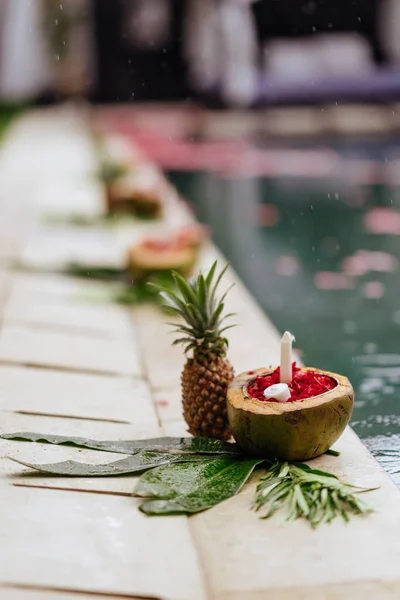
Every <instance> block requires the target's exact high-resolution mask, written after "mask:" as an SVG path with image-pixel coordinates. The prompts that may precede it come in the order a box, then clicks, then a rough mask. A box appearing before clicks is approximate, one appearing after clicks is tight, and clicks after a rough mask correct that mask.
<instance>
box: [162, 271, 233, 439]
mask: <svg viewBox="0 0 400 600" xmlns="http://www.w3.org/2000/svg"><path fill="white" fill-rule="evenodd" d="M216 268H217V262H215V263H214V264H213V266H212V267H211V269H210V271H209V272H208V274H207V275H206V276H204V275H202V274H201V273H200V274H199V275H198V276H197V277H195V278H192V279H190V280H189V281H186V280H185V279H183V277H182V276H181V275H179V274H178V273H176V272H173V273H172V274H173V277H174V280H175V283H176V286H177V289H178V290H179V294H175V293H174V292H171V291H170V290H167V289H161V288H159V289H161V294H162V296H163V299H164V300H165V301H166V302H167V307H168V308H169V309H170V310H171V311H172V312H173V313H174V314H176V315H179V316H180V317H182V318H183V319H184V321H185V323H184V324H182V325H178V328H177V329H175V332H176V333H178V334H180V335H181V337H179V338H178V339H176V340H175V341H174V343H173V345H176V344H183V345H184V346H185V354H187V353H188V352H190V351H191V352H192V356H191V357H190V358H188V359H187V361H186V364H185V367H184V369H183V372H182V377H181V384H182V401H183V416H184V418H185V421H186V423H187V424H188V426H189V432H190V433H192V434H193V435H195V436H206V437H214V438H219V439H223V440H226V439H228V438H229V437H230V435H231V433H230V430H229V426H228V418H227V411H226V393H227V388H228V385H229V383H230V382H231V381H232V379H233V376H234V373H233V368H232V365H231V364H230V363H229V361H228V360H226V358H225V355H226V351H227V347H228V340H227V339H226V337H224V335H223V334H224V332H225V331H226V330H227V329H229V328H230V327H233V325H228V326H224V327H222V323H223V321H225V319H227V318H228V317H230V316H232V315H231V314H228V315H225V316H223V310H224V300H225V296H226V294H227V292H225V294H224V295H223V296H222V297H221V298H220V299H217V298H216V292H217V288H218V285H219V283H220V281H221V279H222V276H223V275H224V273H225V271H226V269H227V268H228V265H227V266H226V267H225V268H224V269H223V271H222V272H221V273H220V274H219V276H218V277H217V279H216V281H215V282H214V276H215V271H216ZM228 291H229V290H228ZM170 324H171V325H172V323H170ZM173 325H176V324H175V323H174V324H173Z"/></svg>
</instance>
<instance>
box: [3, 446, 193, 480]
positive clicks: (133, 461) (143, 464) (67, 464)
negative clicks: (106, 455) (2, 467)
mask: <svg viewBox="0 0 400 600" xmlns="http://www.w3.org/2000/svg"><path fill="white" fill-rule="evenodd" d="M11 460H13V461H14V462H17V463H19V464H21V465H24V466H25V467H30V468H31V469H35V470H36V471H40V472H41V473H49V474H52V475H61V476H63V477H65V476H67V477H104V476H112V475H127V474H133V473H141V472H143V471H147V470H148V469H153V468H154V467H158V466H159V465H165V464H168V463H170V462H177V461H181V460H183V461H185V460H190V461H200V460H203V459H202V457H201V456H200V455H198V454H195V455H193V454H185V455H182V456H178V455H176V454H168V453H167V452H163V453H160V452H151V451H148V450H141V451H140V452H138V453H137V454H135V455H133V456H128V457H127V458H122V459H121V460H117V461H113V462H110V463H106V464H99V465H93V464H88V463H81V462H76V461H74V460H65V461H63V462H57V463H48V464H37V463H28V462H25V461H21V460H17V459H15V458H13V459H11Z"/></svg>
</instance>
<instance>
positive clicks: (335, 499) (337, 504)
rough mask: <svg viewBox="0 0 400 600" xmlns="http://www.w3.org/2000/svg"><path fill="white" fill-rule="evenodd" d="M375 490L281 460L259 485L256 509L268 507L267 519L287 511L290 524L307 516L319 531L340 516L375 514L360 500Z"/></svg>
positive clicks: (272, 466) (347, 518)
mask: <svg viewBox="0 0 400 600" xmlns="http://www.w3.org/2000/svg"><path fill="white" fill-rule="evenodd" d="M371 489H376V488H371ZM371 489H365V488H358V487H356V486H353V485H350V484H347V483H343V482H341V481H340V480H339V479H338V478H337V477H336V476H335V475H332V474H331V473H326V472H324V471H319V470H316V469H311V468H310V467H309V466H308V465H305V464H303V463H293V464H289V463H287V462H279V461H277V462H275V463H273V464H272V465H271V467H270V468H269V470H268V472H267V474H266V475H265V476H264V477H263V478H262V479H261V481H260V483H259V484H258V486H257V489H256V496H255V500H254V505H253V508H255V510H259V509H261V508H266V510H267V512H266V513H265V514H264V515H263V516H262V518H264V519H266V518H268V517H270V516H272V515H273V514H274V513H275V512H276V511H277V510H278V509H280V508H285V509H286V511H287V519H286V520H287V521H294V520H295V519H298V518H299V517H304V518H305V519H307V520H308V521H309V522H310V524H311V526H312V527H313V528H315V527H318V525H320V524H321V523H330V522H331V521H332V520H333V519H334V518H336V517H342V519H344V521H346V522H347V521H349V515H350V514H358V515H361V514H367V513H370V512H372V510H373V509H372V507H370V506H369V505H368V504H366V503H365V502H364V501H363V500H361V499H360V498H359V497H358V494H359V493H360V492H368V491H371Z"/></svg>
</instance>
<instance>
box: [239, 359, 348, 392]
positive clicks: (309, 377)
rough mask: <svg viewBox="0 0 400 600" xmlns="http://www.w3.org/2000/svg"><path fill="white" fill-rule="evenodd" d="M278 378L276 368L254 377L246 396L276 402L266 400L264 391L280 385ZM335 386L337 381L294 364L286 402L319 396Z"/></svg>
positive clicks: (278, 370) (278, 372)
mask: <svg viewBox="0 0 400 600" xmlns="http://www.w3.org/2000/svg"><path fill="white" fill-rule="evenodd" d="M279 376H280V368H279V367H277V368H276V369H275V371H273V372H272V373H270V374H269V375H265V376H258V377H256V378H255V379H253V380H252V381H250V383H249V384H248V386H247V393H248V395H249V396H250V397H251V398H256V399H257V400H261V401H263V402H278V400H275V398H266V397H265V396H264V390H265V389H267V387H269V386H270V385H274V384H275V383H280V381H279ZM336 386H337V381H336V380H335V379H333V377H330V376H329V375H324V374H322V373H315V372H314V371H305V370H303V369H301V368H299V367H297V366H296V363H295V362H294V363H293V365H292V381H291V382H290V383H289V390H290V398H289V400H288V402H294V401H295V400H305V399H306V398H312V397H314V396H319V395H320V394H324V393H325V392H329V391H330V390H333V388H335V387H336Z"/></svg>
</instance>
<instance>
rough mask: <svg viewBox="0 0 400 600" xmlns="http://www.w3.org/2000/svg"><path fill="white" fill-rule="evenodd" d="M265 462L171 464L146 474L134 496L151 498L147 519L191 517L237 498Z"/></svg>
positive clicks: (146, 503)
mask: <svg viewBox="0 0 400 600" xmlns="http://www.w3.org/2000/svg"><path fill="white" fill-rule="evenodd" d="M262 462H263V460H262V459H257V458H245V459H242V460H237V459H234V458H214V459H211V458H204V459H203V460H202V461H198V462H185V463H177V464H169V465H164V466H161V467H158V468H156V469H153V470H152V471H149V472H148V473H145V474H144V475H143V476H142V477H141V478H140V480H139V482H138V484H137V486H136V489H135V494H136V495H138V496H144V497H147V498H151V499H149V500H145V501H144V502H143V504H142V505H141V507H140V510H141V511H142V512H144V513H146V514H148V515H170V514H191V513H196V512H200V511H203V510H206V509H207V508H211V507H212V506H215V505H216V504H219V503H220V502H223V501H224V500H227V499H228V498H231V497H232V496H234V495H235V494H237V493H238V492H239V491H240V489H241V488H242V486H243V485H244V483H245V482H246V480H247V479H248V478H249V476H250V475H251V473H252V472H253V469H254V468H255V467H256V466H257V465H258V464H260V463H262Z"/></svg>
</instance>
